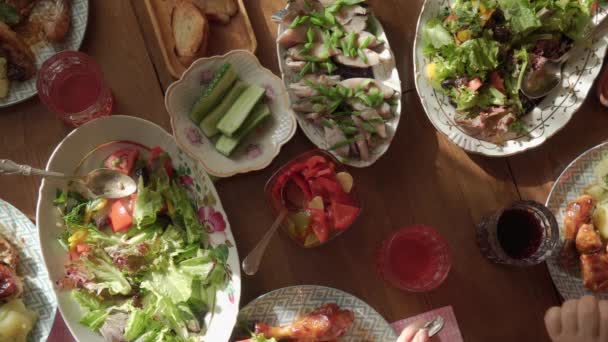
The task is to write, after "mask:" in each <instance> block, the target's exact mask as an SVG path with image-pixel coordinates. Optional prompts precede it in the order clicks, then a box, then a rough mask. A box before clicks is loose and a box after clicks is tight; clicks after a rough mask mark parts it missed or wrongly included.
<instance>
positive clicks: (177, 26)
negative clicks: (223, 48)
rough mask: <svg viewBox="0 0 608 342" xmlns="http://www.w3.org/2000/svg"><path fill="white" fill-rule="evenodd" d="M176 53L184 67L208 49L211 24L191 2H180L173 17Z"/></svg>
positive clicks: (174, 9)
mask: <svg viewBox="0 0 608 342" xmlns="http://www.w3.org/2000/svg"><path fill="white" fill-rule="evenodd" d="M171 26H173V37H174V38H175V53H176V54H177V56H178V57H179V60H180V62H181V63H182V64H184V65H190V63H192V61H194V59H195V58H196V56H198V55H200V54H203V53H204V52H205V49H206V48H207V37H208V35H209V22H208V21H207V18H205V16H204V15H203V13H201V11H200V10H199V9H198V8H197V7H196V6H194V5H193V4H192V2H190V1H180V2H178V3H177V4H176V5H175V8H173V13H172V15H171Z"/></svg>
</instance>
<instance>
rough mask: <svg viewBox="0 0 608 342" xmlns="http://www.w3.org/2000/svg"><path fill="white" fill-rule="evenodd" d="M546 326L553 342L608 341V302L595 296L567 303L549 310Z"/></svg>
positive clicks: (546, 315)
mask: <svg viewBox="0 0 608 342" xmlns="http://www.w3.org/2000/svg"><path fill="white" fill-rule="evenodd" d="M545 326H546V328H547V333H549V337H550V338H551V340H553V342H600V341H608V301H605V300H600V301H598V300H597V298H595V297H593V296H584V297H582V298H580V299H572V300H568V301H565V302H564V304H562V306H561V307H559V306H555V307H552V308H550V309H549V310H547V313H546V314H545Z"/></svg>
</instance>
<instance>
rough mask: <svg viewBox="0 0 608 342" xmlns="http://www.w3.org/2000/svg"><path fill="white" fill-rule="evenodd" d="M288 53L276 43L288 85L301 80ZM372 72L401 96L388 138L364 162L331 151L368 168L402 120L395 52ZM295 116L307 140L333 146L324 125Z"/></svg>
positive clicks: (282, 28) (382, 34)
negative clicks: (286, 60)
mask: <svg viewBox="0 0 608 342" xmlns="http://www.w3.org/2000/svg"><path fill="white" fill-rule="evenodd" d="M372 18H373V21H374V24H375V25H376V27H377V29H378V32H377V33H378V34H377V36H378V37H380V39H381V40H383V41H384V44H385V46H386V47H387V48H388V49H389V50H390V51H391V55H393V52H392V49H391V46H390V43H389V40H388V38H387V37H386V33H385V32H384V28H383V27H382V23H380V21H379V20H378V19H377V18H376V17H374V16H373V15H372ZM287 29H288V27H286V25H283V24H280V25H279V32H278V35H277V37H278V36H280V35H281V34H282V33H283V32H284V31H285V30H287ZM285 53H287V50H286V49H285V48H283V47H281V46H280V45H279V44H278V43H277V56H278V58H279V68H280V69H281V77H282V78H283V82H285V85H287V86H289V84H291V83H294V82H297V81H298V80H299V75H298V74H296V73H293V72H292V71H291V70H290V69H289V68H288V67H287V65H286V62H285V58H284V56H285ZM373 72H374V77H375V79H376V80H377V81H379V82H381V83H382V84H384V85H386V86H388V87H391V88H393V89H395V90H396V91H397V92H398V94H399V98H398V101H397V108H396V109H395V117H394V118H392V119H391V120H389V121H387V122H386V125H387V128H388V129H387V134H388V137H387V138H386V139H384V140H383V142H382V143H381V144H379V145H378V146H377V147H376V148H374V149H372V150H370V154H369V160H365V161H364V160H358V159H353V158H349V159H345V158H343V157H341V156H339V155H338V154H337V153H335V152H334V151H329V152H331V153H332V154H333V155H334V156H335V157H336V158H337V159H338V160H340V161H342V162H343V163H344V164H347V165H350V166H354V167H368V166H371V165H373V164H374V163H375V162H376V161H377V160H378V159H380V157H382V156H383V155H384V154H385V153H386V151H388V148H389V147H390V145H391V142H392V141H393V138H394V137H395V133H396V132H397V127H398V126H399V121H400V120H401V95H402V94H401V79H400V78H399V71H398V70H397V67H396V66H395V56H394V55H393V61H392V63H381V64H379V65H377V66H375V67H374V68H373ZM290 98H291V100H292V101H294V102H295V101H296V100H297V97H296V96H295V95H293V94H290ZM296 117H297V119H298V124H299V125H300V128H302V131H304V134H306V136H307V137H308V139H310V141H312V143H313V144H315V145H316V146H317V147H318V148H320V149H323V150H327V149H329V147H330V146H329V144H328V143H327V141H326V140H325V135H324V133H323V128H322V127H320V126H319V125H315V124H313V123H312V122H311V121H310V120H306V118H304V117H303V116H302V115H296Z"/></svg>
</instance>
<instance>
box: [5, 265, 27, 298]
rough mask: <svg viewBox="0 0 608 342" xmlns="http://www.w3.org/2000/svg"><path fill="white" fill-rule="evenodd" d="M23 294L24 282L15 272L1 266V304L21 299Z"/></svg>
mask: <svg viewBox="0 0 608 342" xmlns="http://www.w3.org/2000/svg"><path fill="white" fill-rule="evenodd" d="M22 294H23V281H22V280H21V278H19V277H18V276H17V273H15V270H14V269H12V268H10V267H8V266H6V265H4V264H0V302H4V301H9V300H11V299H13V298H19V297H21V295H22Z"/></svg>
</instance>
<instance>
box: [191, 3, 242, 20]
mask: <svg viewBox="0 0 608 342" xmlns="http://www.w3.org/2000/svg"><path fill="white" fill-rule="evenodd" d="M193 2H194V4H195V5H196V6H198V8H200V9H201V11H203V12H204V13H205V14H206V15H208V16H209V18H210V19H212V20H214V21H219V22H221V23H222V24H228V23H229V22H230V18H231V17H233V16H235V15H236V13H237V12H238V10H239V8H238V6H237V4H236V2H235V1H234V0H193Z"/></svg>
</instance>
